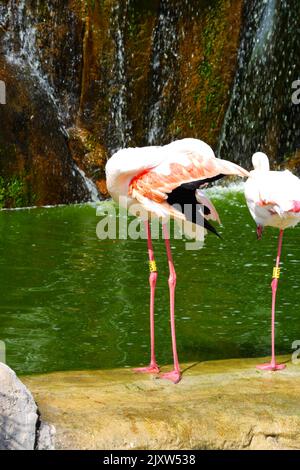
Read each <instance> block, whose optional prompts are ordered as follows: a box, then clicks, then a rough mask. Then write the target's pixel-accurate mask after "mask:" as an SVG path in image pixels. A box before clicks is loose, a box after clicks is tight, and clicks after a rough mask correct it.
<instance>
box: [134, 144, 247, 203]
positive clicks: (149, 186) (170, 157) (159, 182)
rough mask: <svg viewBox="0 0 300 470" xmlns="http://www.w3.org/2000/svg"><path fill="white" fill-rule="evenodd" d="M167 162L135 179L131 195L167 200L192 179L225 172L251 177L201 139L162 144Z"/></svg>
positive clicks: (195, 179) (209, 176)
mask: <svg viewBox="0 0 300 470" xmlns="http://www.w3.org/2000/svg"><path fill="white" fill-rule="evenodd" d="M162 150H163V152H164V153H165V158H164V159H163V161H162V162H161V163H160V164H158V165H157V166H155V167H154V168H152V169H149V170H148V171H146V172H143V173H140V174H138V175H136V176H135V178H133V180H132V181H131V184H130V187H129V194H132V195H133V197H135V198H136V199H139V198H140V196H143V197H147V198H148V199H151V200H152V201H155V202H158V203H163V202H164V201H165V200H166V199H167V198H168V194H169V193H171V192H172V191H173V190H174V189H175V188H177V187H178V186H180V185H182V184H184V183H189V182H192V181H198V180H206V179H210V178H215V177H216V176H218V175H220V174H222V175H237V176H241V177H244V176H249V173H248V172H247V171H246V170H244V169H243V168H241V167H240V166H238V165H236V164H235V163H232V162H229V161H227V160H221V159H219V158H216V157H215V155H214V153H213V151H212V149H211V147H209V145H207V144H206V143H205V142H202V141H200V140H197V139H183V140H180V141H176V142H172V143H171V144H169V145H165V146H164V147H162Z"/></svg>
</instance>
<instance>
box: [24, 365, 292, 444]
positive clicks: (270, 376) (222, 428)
mask: <svg viewBox="0 0 300 470" xmlns="http://www.w3.org/2000/svg"><path fill="white" fill-rule="evenodd" d="M281 360H284V361H287V362H288V364H287V368H286V369H285V370H283V371H281V372H275V373H272V372H259V371H257V370H256V369H255V365H256V364H257V363H259V362H260V361H258V360H257V359H241V360H226V361H211V362H203V363H197V364H188V365H185V366H183V367H182V368H183V371H184V372H183V379H182V381H181V382H180V383H179V384H178V385H173V384H172V383H169V382H167V381H163V380H157V379H156V378H155V377H152V376H144V375H137V374H133V373H132V372H131V371H130V370H128V369H122V370H112V371H111V370H110V371H105V370H104V371H82V372H59V373H52V374H47V375H40V376H30V377H25V378H24V382H25V383H26V385H27V386H28V387H29V388H30V389H31V391H32V393H33V395H34V396H35V399H36V401H37V403H38V406H39V409H40V411H41V414H42V418H43V419H45V420H46V421H47V422H49V423H51V424H53V425H55V428H56V433H57V434H56V448H58V449H299V448H300V403H299V390H300V365H296V364H291V363H290V362H289V358H281Z"/></svg>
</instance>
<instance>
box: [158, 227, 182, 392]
mask: <svg viewBox="0 0 300 470" xmlns="http://www.w3.org/2000/svg"><path fill="white" fill-rule="evenodd" d="M163 234H164V239H165V244H166V250H167V256H168V264H169V273H170V274H169V279H168V284H169V291H170V319H171V335H172V349H173V360H174V369H173V370H172V372H168V373H166V374H162V375H161V378H163V379H168V380H171V381H172V382H173V383H175V384H176V383H178V382H179V381H180V379H181V373H180V367H179V362H178V355H177V346H176V332H175V287H176V272H175V268H174V263H173V258H172V252H171V246H170V240H169V232H168V228H167V226H166V225H165V224H163Z"/></svg>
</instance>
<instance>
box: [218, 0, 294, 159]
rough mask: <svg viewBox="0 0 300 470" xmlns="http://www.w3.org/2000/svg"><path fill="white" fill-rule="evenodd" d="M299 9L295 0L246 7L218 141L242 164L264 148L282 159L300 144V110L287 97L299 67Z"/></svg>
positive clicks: (259, 1) (263, 0) (222, 151)
mask: <svg viewBox="0 0 300 470" xmlns="http://www.w3.org/2000/svg"><path fill="white" fill-rule="evenodd" d="M298 10H299V2H298V0H292V1H285V0H255V1H253V2H247V4H246V5H245V7H244V28H243V31H242V37H241V43H240V48H239V53H238V63H237V71H236V76H235V80H234V85H233V90H232V94H231V99H230V104H229V107H228V109H227V112H226V116H225V120H224V124H223V128H222V132H221V136H220V140H219V148H218V155H219V156H221V157H222V158H229V159H232V160H234V161H236V162H238V163H241V164H245V162H250V159H251V156H252V154H253V153H254V152H255V151H257V150H262V151H265V152H266V153H269V155H270V157H271V158H272V159H276V161H280V160H282V159H283V157H285V156H288V155H289V154H290V153H292V152H294V151H295V150H296V147H297V145H299V143H300V142H299V128H300V126H299V124H300V122H299V113H297V110H296V106H295V105H293V103H292V100H291V96H292V83H293V81H294V80H296V79H297V78H298V73H299V70H300V59H299V57H300V54H299V49H300V42H299V32H298V17H297V15H298V14H299V11H298ZM296 51H298V52H296Z"/></svg>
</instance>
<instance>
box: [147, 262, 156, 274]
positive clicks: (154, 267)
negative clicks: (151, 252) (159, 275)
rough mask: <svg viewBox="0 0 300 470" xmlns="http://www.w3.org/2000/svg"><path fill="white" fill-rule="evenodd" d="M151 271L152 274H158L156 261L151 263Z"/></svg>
mask: <svg viewBox="0 0 300 470" xmlns="http://www.w3.org/2000/svg"><path fill="white" fill-rule="evenodd" d="M149 270H150V273H156V272H157V267H156V262H155V261H149Z"/></svg>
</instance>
